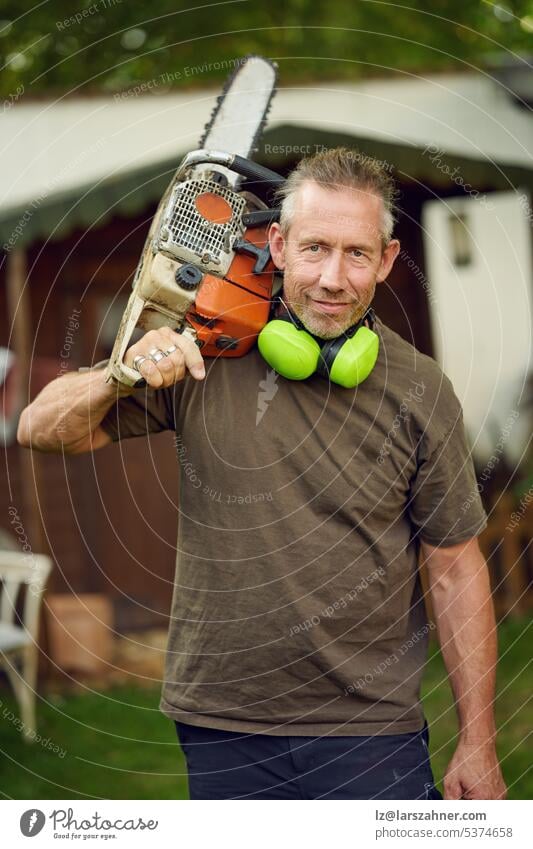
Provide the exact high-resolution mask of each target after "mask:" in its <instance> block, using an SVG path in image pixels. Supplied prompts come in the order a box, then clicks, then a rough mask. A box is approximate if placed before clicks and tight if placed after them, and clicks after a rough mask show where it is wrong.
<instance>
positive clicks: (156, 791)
mask: <svg viewBox="0 0 533 849" xmlns="http://www.w3.org/2000/svg"><path fill="white" fill-rule="evenodd" d="M531 625H532V621H531V620H522V621H516V622H507V623H505V624H504V625H502V627H501V628H500V656H501V662H500V668H499V682H498V693H499V694H498V701H497V721H498V727H499V728H500V734H499V754H500V758H501V761H502V765H503V771H504V775H505V778H506V781H507V783H508V785H509V788H510V790H509V798H511V799H531V798H533V773H532V771H531V769H530V761H531V757H530V747H528V745H527V742H528V741H527V735H528V734H530V730H531V724H532V723H531V719H532V716H531V713H532V712H531V701H530V700H531V694H532V693H533V686H532V677H531V666H530V661H529V665H528V658H529V656H530V651H529V646H530V644H531ZM0 700H1V701H0V747H1V752H2V758H1V760H0V791H1V792H2V794H3V796H4V797H5V798H12V799H29V798H34V799H85V798H104V799H183V798H186V797H187V782H186V777H185V763H184V759H183V756H182V754H181V752H180V750H179V748H178V745H177V743H176V737H175V733H174V725H173V723H172V722H171V721H169V720H168V719H166V718H165V717H164V716H163V715H162V714H161V713H160V712H159V710H158V703H159V688H155V689H135V688H132V687H120V688H115V689H113V690H109V691H107V692H105V693H91V692H90V691H87V694H86V695H76V696H68V697H66V698H64V699H58V698H56V699H55V700H54V701H52V700H51V699H49V700H48V702H45V701H44V700H43V701H42V702H41V703H40V705H39V733H40V734H41V736H42V738H43V739H46V738H49V740H50V744H49V747H48V748H47V746H46V745H44V744H42V743H41V744H39V743H35V744H33V745H31V746H28V745H25V744H24V743H23V742H22V740H21V737H20V733H19V732H18V730H17V729H16V727H15V726H14V724H13V722H12V721H10V720H9V719H8V718H6V714H7V712H8V711H9V710H15V704H14V701H13V698H12V696H11V693H10V692H9V691H8V690H7V689H5V688H2V689H1V690H0ZM424 705H425V710H426V715H427V717H428V721H429V723H430V731H431V751H432V762H433V769H434V772H435V776H436V778H437V780H438V782H440V781H441V779H442V774H443V771H444V769H445V766H446V763H447V761H448V759H449V757H450V756H451V754H452V752H453V740H454V735H455V732H456V727H457V726H456V720H455V713H454V708H453V703H452V699H451V695H450V690H449V686H448V684H447V681H446V678H445V671H444V666H443V663H442V658H441V656H440V653H439V651H438V649H437V647H436V645H434V646H433V647H432V650H431V657H430V661H429V663H428V667H427V672H426V676H425V681H424ZM51 746H56V747H59V748H60V749H61V750H63V751H64V752H65V754H64V755H63V756H60V755H62V752H60V753H57V750H56V753H54V752H53V751H52V750H51ZM528 749H529V754H528ZM528 769H529V773H528ZM441 789H442V788H441Z"/></svg>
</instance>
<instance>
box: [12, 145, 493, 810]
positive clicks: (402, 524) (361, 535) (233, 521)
mask: <svg viewBox="0 0 533 849" xmlns="http://www.w3.org/2000/svg"><path fill="white" fill-rule="evenodd" d="M393 201H394V186H393V183H392V180H391V178H390V177H389V175H388V174H387V173H386V171H385V170H384V169H383V168H382V167H381V166H380V165H379V164H378V163H377V162H375V161H372V160H370V159H368V158H367V157H361V156H360V155H358V154H357V153H356V152H355V151H350V150H347V149H343V148H340V149H337V150H330V151H326V152H324V153H321V154H318V155H317V156H315V157H312V158H309V159H306V160H302V162H301V163H300V165H299V166H298V168H297V169H296V170H295V171H294V172H293V173H292V174H291V175H290V178H289V180H288V181H287V184H286V186H285V189H284V199H283V208H282V215H281V220H280V224H279V225H278V224H273V225H272V228H271V231H270V246H271V252H272V257H273V260H274V262H275V264H276V266H277V267H278V268H279V269H280V270H281V271H282V272H283V290H282V303H283V304H284V306H285V308H286V309H287V311H288V314H289V315H292V316H293V317H296V318H297V319H298V320H299V321H300V322H301V323H302V324H303V326H304V327H305V328H306V329H307V330H308V331H309V332H310V333H312V334H313V335H314V336H315V337H316V338H317V339H318V340H327V339H332V338H337V337H342V336H343V334H345V332H346V331H347V330H349V329H350V328H351V327H352V326H353V325H354V324H355V323H356V322H357V321H359V320H360V319H362V318H363V317H364V316H365V314H366V312H367V309H368V307H369V305H370V303H371V302H372V299H373V297H374V292H375V287H376V284H377V283H380V282H382V281H384V280H385V279H386V277H387V275H388V274H389V272H390V270H391V268H392V265H393V263H394V260H395V258H396V257H397V255H398V251H399V247H400V246H399V242H398V241H397V240H396V239H394V238H392V227H393ZM374 330H375V332H376V333H377V334H378V336H379V342H380V349H379V355H378V359H377V362H376V365H375V367H374V369H373V370H372V372H371V374H370V375H369V376H368V377H367V379H366V380H365V381H364V382H363V383H361V384H360V385H359V386H358V387H356V388H355V389H345V388H343V387H341V386H338V385H336V384H334V383H333V382H330V381H329V380H328V379H325V378H324V377H322V376H320V375H319V374H315V375H312V376H311V377H310V378H308V379H307V380H303V381H291V380H286V379H284V378H282V377H280V376H278V375H276V374H275V373H273V372H272V370H270V369H268V368H267V367H266V364H265V362H264V361H263V360H262V359H261V356H260V354H259V352H258V350H257V349H254V350H253V351H252V352H251V353H250V354H249V355H247V356H245V357H243V358H240V359H231V358H223V357H221V358H219V359H215V360H208V361H207V362H206V363H205V364H204V362H203V361H202V357H201V355H200V352H199V351H198V349H197V348H196V346H195V345H194V344H193V343H191V342H190V341H189V340H187V339H186V338H185V337H184V336H182V335H181V334H178V333H175V332H174V331H172V330H171V329H166V328H163V329H161V330H158V331H151V332H149V333H147V334H145V336H144V337H143V338H142V339H140V340H139V341H138V342H137V343H135V344H134V345H132V346H131V347H130V349H129V351H128V352H127V354H126V358H125V361H126V363H127V364H128V365H132V364H133V362H134V359H135V357H137V356H139V355H142V356H143V357H145V358H146V359H143V360H142V361H141V362H140V364H139V366H138V368H139V371H140V373H141V374H142V375H143V377H144V378H145V379H146V381H147V383H148V385H149V388H147V389H146V390H131V389H128V388H127V387H120V388H119V389H118V390H116V389H115V390H114V389H113V388H112V387H111V386H109V385H108V384H105V383H104V380H103V376H102V372H101V371H99V370H98V369H93V370H91V371H89V372H87V373H85V374H69V375H66V376H63V377H61V378H59V379H58V380H56V381H54V382H53V383H51V384H50V385H49V386H47V387H46V388H45V389H44V390H43V392H42V393H41V394H40V395H39V397H38V398H36V399H35V401H34V402H33V403H32V404H31V405H30V406H29V407H28V408H27V409H26V410H25V411H24V413H23V415H22V417H21V421H20V427H19V441H20V442H21V443H22V444H24V445H27V446H31V447H34V448H37V449H40V450H43V451H65V452H67V453H80V452H83V451H91V450H95V449H99V448H102V447H103V446H105V445H107V444H109V443H110V442H111V441H117V440H119V439H125V438H130V437H135V436H145V435H146V434H147V433H153V432H157V431H161V430H164V429H171V430H172V431H175V433H176V452H177V459H178V469H179V475H180V517H179V531H178V544H177V571H176V580H175V587H174V594H173V600H172V613H171V621H170V629H169V641H168V651H167V656H166V672H165V683H164V688H163V694H162V699H161V708H162V710H163V712H164V713H165V714H166V715H167V716H169V717H170V718H172V719H173V720H174V721H175V723H176V729H177V733H178V736H179V739H180V742H181V745H182V748H183V750H184V752H185V755H186V759H187V764H188V772H189V789H190V795H191V797H192V798H201V799H218V798H264V799H266V798H287V799H289V798H297V799H301V798H307V799H316V798H327V799H332V798H337V799H338V798H349V799H439V798H442V797H441V796H440V794H439V793H438V791H437V790H436V789H435V787H434V783H433V775H432V772H431V766H430V763H429V757H428V746H427V744H428V729H427V723H426V722H425V719H424V714H423V710H422V705H421V703H420V679H421V676H422V671H423V667H424V662H425V658H426V649H427V642H428V633H429V631H430V630H431V626H430V625H429V623H428V620H427V616H426V611H425V606H424V601H423V594H422V590H421V583H420V577H419V571H418V561H419V558H421V559H422V560H424V561H425V562H426V563H427V570H428V576H429V586H430V593H431V600H432V604H433V610H434V614H435V618H436V623H437V627H438V634H439V638H440V643H441V646H442V652H443V656H444V660H445V663H446V667H447V671H448V674H449V677H450V680H451V685H452V688H453V693H454V697H455V702H456V706H457V713H458V719H459V726H460V734H459V741H458V745H457V748H456V750H455V753H454V755H453V758H452V760H451V763H450V764H449V767H448V770H447V772H446V776H445V778H444V791H445V798H447V799H460V798H465V799H497V798H503V797H504V796H505V786H504V783H503V779H502V775H501V772H500V767H499V764H498V760H497V756H496V750H495V726H494V717H493V695H494V677H495V665H496V634H495V623H494V614H493V608H492V602H491V595H490V587H489V578H488V573H487V567H486V564H485V562H484V560H483V557H482V555H481V553H480V550H479V547H478V543H477V538H476V537H477V535H478V534H479V532H480V531H481V530H482V529H483V528H484V527H485V525H486V516H485V513H484V510H483V507H482V505H481V502H480V499H479V495H478V493H477V489H476V480H475V476H474V472H473V468H472V463H471V460H470V456H469V453H468V448H467V445H466V440H465V434H464V428H463V422H462V411H461V407H460V404H459V402H458V400H457V398H456V396H455V395H454V392H453V389H452V386H451V384H450V381H449V380H448V379H447V378H446V377H445V376H444V374H443V373H442V371H441V370H440V369H439V367H438V366H437V364H436V363H435V362H434V361H433V360H432V359H430V358H429V357H426V356H424V355H422V354H420V353H419V352H418V351H416V349H415V348H414V347H412V346H411V345H410V344H409V343H408V342H406V341H404V340H403V339H402V338H401V337H399V336H398V335H397V334H396V333H394V332H393V331H392V330H391V329H389V328H388V327H387V326H386V325H384V324H383V322H382V321H381V320H380V319H379V317H377V318H376V321H375V325H374ZM154 348H156V349H159V350H160V351H161V352H162V353H163V354H164V355H165V356H163V357H162V358H161V357H159V356H158V355H156V356H155V361H154V360H153V359H152V357H153V356H154V354H153V349H154ZM150 352H152V354H150ZM141 359H142V358H141ZM136 362H137V363H139V360H137V361H136ZM67 381H68V397H69V398H70V399H71V404H70V408H69V410H68V411H67V412H66V413H65V410H64V398H65V388H66V384H67ZM117 394H118V396H119V398H118V399H117V398H116V395H117ZM60 398H61V399H63V404H61V403H60V402H59V399H60ZM115 402H116V403H115ZM466 498H470V500H471V504H470V508H469V510H468V512H466V513H465V512H464V511H462V510H461V505H462V504H463V503H464V502H465V499H466Z"/></svg>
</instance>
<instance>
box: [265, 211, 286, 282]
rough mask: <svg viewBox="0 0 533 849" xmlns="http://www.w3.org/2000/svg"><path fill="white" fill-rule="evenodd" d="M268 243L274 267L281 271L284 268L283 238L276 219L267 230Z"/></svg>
mask: <svg viewBox="0 0 533 849" xmlns="http://www.w3.org/2000/svg"><path fill="white" fill-rule="evenodd" d="M268 243H269V245H270V253H271V254H272V261H273V262H274V265H275V266H276V268H279V269H280V271H283V269H284V268H285V239H284V238H283V236H282V233H281V229H280V226H279V224H278V222H277V221H273V222H272V224H271V225H270V230H269V231H268Z"/></svg>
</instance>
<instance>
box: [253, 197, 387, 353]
mask: <svg viewBox="0 0 533 849" xmlns="http://www.w3.org/2000/svg"><path fill="white" fill-rule="evenodd" d="M382 214H383V209H382V200H381V198H379V197H377V196H376V195H374V194H370V193H369V192H366V191H362V190H359V189H351V188H346V189H341V190H339V191H334V190H331V189H326V188H323V187H322V186H319V185H318V183H315V182H313V181H311V180H307V181H306V182H304V183H303V184H302V186H301V187H300V189H299V190H298V192H297V194H296V197H295V213H294V218H293V222H292V224H291V226H290V228H289V231H288V233H286V234H285V237H284V236H283V235H282V233H281V230H280V227H279V224H276V223H275V224H272V226H271V228H270V234H269V241H270V250H271V253H272V259H273V260H274V264H275V265H276V266H277V267H278V268H279V269H282V270H283V271H284V284H283V297H284V300H285V302H286V303H287V305H288V306H289V307H290V308H291V309H292V311H293V312H294V313H295V314H296V315H297V316H298V318H299V319H300V321H301V322H302V323H303V324H304V326H305V327H306V328H307V330H309V332H310V333H312V334H313V335H315V336H318V337H319V338H322V339H333V338H335V337H336V336H339V335H340V334H341V333H344V332H345V331H346V330H347V329H348V328H349V327H351V326H352V325H353V324H355V323H356V322H357V321H358V320H359V319H360V318H361V317H362V316H363V315H364V313H365V311H366V309H367V308H368V306H369V305H370V303H371V302H372V300H373V298H374V292H375V289H376V283H380V282H381V281H383V280H385V279H386V277H387V275H388V273H389V271H390V269H391V268H392V265H393V263H394V260H395V259H396V256H397V254H398V251H399V249H400V243H399V242H398V240H397V239H392V240H391V241H390V242H389V244H388V245H387V247H385V248H384V247H383V242H382V238H381V233H382Z"/></svg>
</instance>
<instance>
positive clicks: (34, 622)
mask: <svg viewBox="0 0 533 849" xmlns="http://www.w3.org/2000/svg"><path fill="white" fill-rule="evenodd" d="M51 569H52V561H51V560H50V558H49V557H47V556H46V555H44V554H33V553H32V552H30V553H29V554H22V553H21V552H19V551H0V667H2V668H3V669H5V671H6V673H7V676H8V678H9V680H10V682H11V685H12V687H13V690H14V692H15V696H16V699H17V702H18V704H19V708H20V714H21V720H22V734H23V737H24V739H25V741H26V742H31V741H33V740H34V739H35V734H36V721H35V690H36V686H37V662H38V645H37V641H38V636H39V615H40V611H41V602H42V597H43V592H44V588H45V585H46V581H47V578H48V575H49V574H50V571H51ZM24 584H25V585H26V592H25V596H24V601H23V609H22V610H23V612H22V622H23V625H22V626H21V625H16V624H15V610H16V604H17V599H18V595H19V591H20V590H21V587H22V586H23V585H24Z"/></svg>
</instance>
